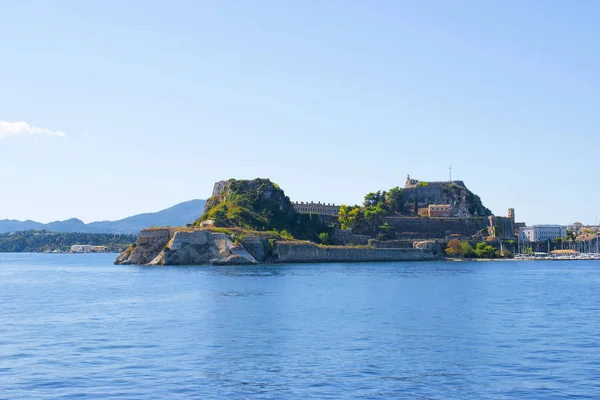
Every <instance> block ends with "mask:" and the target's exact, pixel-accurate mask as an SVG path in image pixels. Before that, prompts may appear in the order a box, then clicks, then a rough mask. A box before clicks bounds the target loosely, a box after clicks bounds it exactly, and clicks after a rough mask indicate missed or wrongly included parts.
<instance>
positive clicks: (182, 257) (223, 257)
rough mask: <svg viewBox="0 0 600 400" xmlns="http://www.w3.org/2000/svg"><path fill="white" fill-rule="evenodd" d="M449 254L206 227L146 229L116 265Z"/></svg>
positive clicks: (430, 244)
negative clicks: (286, 238) (287, 238)
mask: <svg viewBox="0 0 600 400" xmlns="http://www.w3.org/2000/svg"><path fill="white" fill-rule="evenodd" d="M443 258H444V254H443V251H442V249H441V247H440V246H439V244H438V243H436V242H435V241H423V242H415V243H414V245H413V248H393V247H392V248H375V247H371V246H324V245H317V244H315V243H312V242H308V241H281V240H274V239H270V238H269V237H267V236H258V235H242V236H241V237H240V238H234V237H233V235H228V234H226V233H222V232H215V231H213V230H210V229H207V228H188V229H184V228H159V229H144V230H142V231H141V232H140V235H139V237H138V240H137V241H136V242H135V243H134V244H133V245H131V246H130V247H129V248H128V249H127V250H125V251H124V252H123V253H121V254H119V256H118V257H117V259H116V261H115V264H122V265H128V264H135V265H252V264H265V263H322V262H380V261H430V260H441V259H443Z"/></svg>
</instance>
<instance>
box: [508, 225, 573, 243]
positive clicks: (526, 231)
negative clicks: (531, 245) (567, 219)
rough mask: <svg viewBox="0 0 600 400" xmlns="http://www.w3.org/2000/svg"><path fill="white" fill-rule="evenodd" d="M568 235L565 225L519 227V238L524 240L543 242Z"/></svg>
mask: <svg viewBox="0 0 600 400" xmlns="http://www.w3.org/2000/svg"><path fill="white" fill-rule="evenodd" d="M566 237H567V227H566V226H564V225H533V226H525V227H522V228H519V240H521V241H523V242H543V241H546V240H554V239H556V238H561V239H564V238H566Z"/></svg>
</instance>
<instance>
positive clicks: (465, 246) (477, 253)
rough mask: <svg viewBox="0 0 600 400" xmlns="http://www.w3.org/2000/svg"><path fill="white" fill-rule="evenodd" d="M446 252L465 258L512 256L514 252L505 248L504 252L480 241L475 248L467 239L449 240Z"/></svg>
mask: <svg viewBox="0 0 600 400" xmlns="http://www.w3.org/2000/svg"><path fill="white" fill-rule="evenodd" d="M446 254H447V255H448V256H449V257H464V258H474V257H476V258H512V257H513V254H512V253H511V252H510V251H509V250H507V249H503V250H502V253H501V252H500V250H498V249H496V248H495V247H493V246H490V245H489V244H488V243H487V242H479V243H477V245H476V246H475V249H473V247H472V246H471V244H470V243H469V242H467V241H466V240H463V241H460V240H458V239H453V240H451V241H449V242H448V245H447V248H446Z"/></svg>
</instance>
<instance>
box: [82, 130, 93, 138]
mask: <svg viewBox="0 0 600 400" xmlns="http://www.w3.org/2000/svg"><path fill="white" fill-rule="evenodd" d="M82 136H83V137H84V138H86V139H94V138H95V137H96V136H94V135H92V134H91V133H87V132H86V133H84V134H83V135H82Z"/></svg>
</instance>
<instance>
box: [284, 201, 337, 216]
mask: <svg viewBox="0 0 600 400" xmlns="http://www.w3.org/2000/svg"><path fill="white" fill-rule="evenodd" d="M294 209H295V210H296V212H297V213H300V214H325V215H338V214H339V213H340V206H336V205H335V204H333V203H321V202H318V203H314V202H312V201H311V202H310V203H308V202H307V203H305V202H303V201H300V202H298V201H295V202H294Z"/></svg>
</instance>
